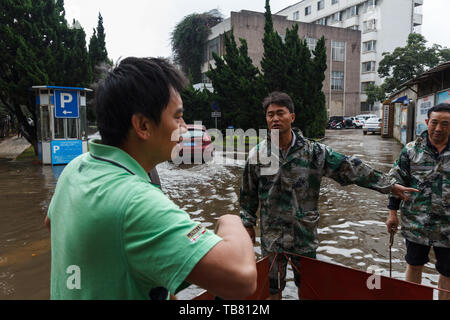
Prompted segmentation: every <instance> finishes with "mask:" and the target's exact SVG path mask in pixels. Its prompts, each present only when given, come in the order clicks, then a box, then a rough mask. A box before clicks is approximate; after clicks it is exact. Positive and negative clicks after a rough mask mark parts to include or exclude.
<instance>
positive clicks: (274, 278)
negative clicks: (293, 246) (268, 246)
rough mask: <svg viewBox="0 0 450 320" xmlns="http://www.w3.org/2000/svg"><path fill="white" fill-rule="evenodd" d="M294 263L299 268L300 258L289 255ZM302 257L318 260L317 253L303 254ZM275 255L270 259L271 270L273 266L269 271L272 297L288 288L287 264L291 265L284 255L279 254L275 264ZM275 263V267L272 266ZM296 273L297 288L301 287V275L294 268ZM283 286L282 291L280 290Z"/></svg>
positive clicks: (293, 269)
mask: <svg viewBox="0 0 450 320" xmlns="http://www.w3.org/2000/svg"><path fill="white" fill-rule="evenodd" d="M287 256H288V257H289V258H290V259H291V261H292V263H293V264H294V265H295V266H296V267H297V268H299V264H300V257H299V256H294V255H287ZM302 256H305V257H309V258H314V259H315V258H316V253H315V252H308V253H304V254H302ZM274 257H275V255H274V254H273V255H271V256H270V257H269V268H270V267H271V266H272V269H270V271H269V291H270V294H271V295H274V294H276V293H278V292H279V291H283V290H284V288H285V287H286V270H287V264H288V263H289V262H288V261H287V259H286V258H285V256H284V255H283V254H279V255H278V256H277V259H276V260H275V262H273V260H274ZM272 263H273V265H272ZM292 271H293V272H294V283H295V285H296V286H297V288H298V287H299V286H300V274H299V273H298V272H297V270H296V269H295V268H292ZM280 286H281V289H280Z"/></svg>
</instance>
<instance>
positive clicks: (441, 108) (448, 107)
mask: <svg viewBox="0 0 450 320" xmlns="http://www.w3.org/2000/svg"><path fill="white" fill-rule="evenodd" d="M432 112H450V104H449V103H440V104H438V105H435V106H434V107H431V108H430V109H428V119H430V116H431V113H432Z"/></svg>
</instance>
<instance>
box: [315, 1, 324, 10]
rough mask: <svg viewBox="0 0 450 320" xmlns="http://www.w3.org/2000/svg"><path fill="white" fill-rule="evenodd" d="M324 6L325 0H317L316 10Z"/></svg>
mask: <svg viewBox="0 0 450 320" xmlns="http://www.w3.org/2000/svg"><path fill="white" fill-rule="evenodd" d="M323 8H325V0H320V1H318V2H317V11H319V10H322V9H323Z"/></svg>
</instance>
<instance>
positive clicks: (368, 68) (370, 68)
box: [362, 61, 375, 72]
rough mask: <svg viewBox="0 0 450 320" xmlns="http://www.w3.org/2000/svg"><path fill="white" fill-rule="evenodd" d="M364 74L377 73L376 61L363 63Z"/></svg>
mask: <svg viewBox="0 0 450 320" xmlns="http://www.w3.org/2000/svg"><path fill="white" fill-rule="evenodd" d="M362 72H375V61H367V62H363V63H362Z"/></svg>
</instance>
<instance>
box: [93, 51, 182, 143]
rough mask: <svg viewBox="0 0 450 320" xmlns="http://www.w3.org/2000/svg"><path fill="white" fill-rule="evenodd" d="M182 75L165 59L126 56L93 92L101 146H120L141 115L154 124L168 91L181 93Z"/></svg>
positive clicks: (167, 97) (164, 105)
mask: <svg viewBox="0 0 450 320" xmlns="http://www.w3.org/2000/svg"><path fill="white" fill-rule="evenodd" d="M186 84H187V80H186V78H185V77H184V75H183V74H182V73H181V72H180V71H179V70H178V69H176V68H175V67H174V66H173V65H172V64H170V63H169V62H168V61H167V60H165V59H160V58H135V57H129V58H126V59H124V60H122V61H121V62H120V63H119V65H118V66H117V67H115V68H114V69H113V70H112V71H110V72H108V73H107V75H106V77H105V78H104V79H103V80H102V81H101V82H100V83H99V85H98V88H97V90H96V95H95V100H96V114H97V124H98V129H99V131H100V135H101V137H102V143H104V144H107V145H112V146H120V145H121V144H122V143H123V142H125V140H126V138H127V136H128V132H129V129H130V128H131V117H132V116H133V115H134V114H138V113H141V114H142V115H144V116H146V117H147V118H149V119H150V120H153V121H154V122H155V123H156V124H157V125H159V123H160V122H161V114H162V112H163V110H164V109H165V108H166V107H167V105H168V104H169V101H170V95H171V94H170V90H171V88H172V89H174V90H175V91H177V92H181V91H182V90H183V89H184V87H185V86H186Z"/></svg>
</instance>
